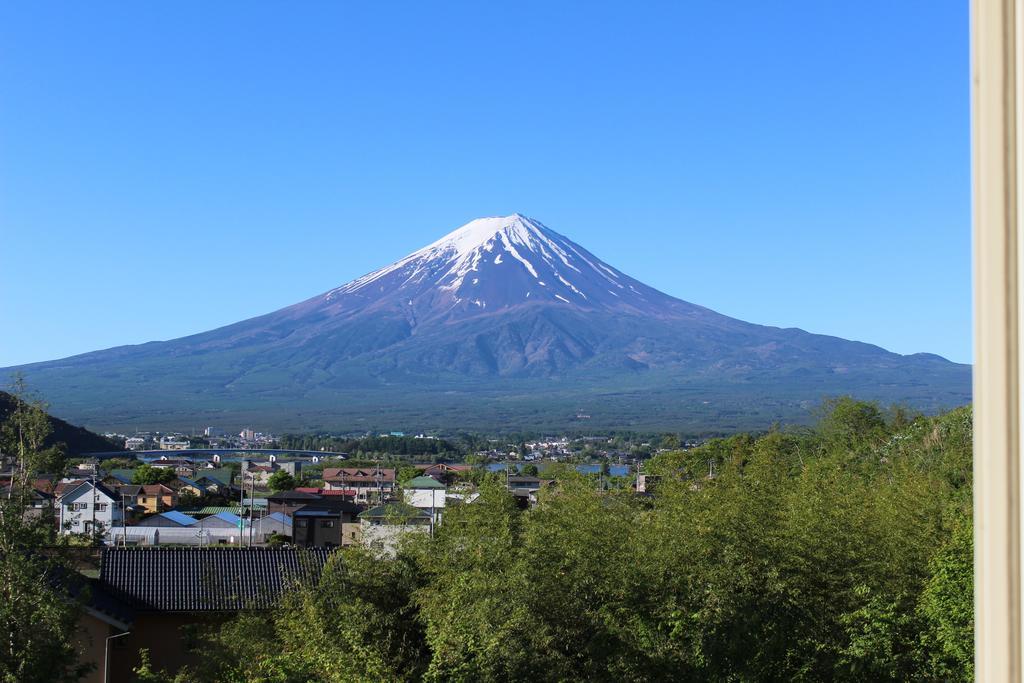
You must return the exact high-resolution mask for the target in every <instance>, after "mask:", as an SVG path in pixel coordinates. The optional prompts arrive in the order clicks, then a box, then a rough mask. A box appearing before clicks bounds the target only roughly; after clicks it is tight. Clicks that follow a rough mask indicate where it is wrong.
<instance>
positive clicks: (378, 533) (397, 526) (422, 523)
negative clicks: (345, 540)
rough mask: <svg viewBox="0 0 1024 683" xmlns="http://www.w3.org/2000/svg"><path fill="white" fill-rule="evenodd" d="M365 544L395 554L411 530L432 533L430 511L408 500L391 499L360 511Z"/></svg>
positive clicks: (361, 529)
mask: <svg viewBox="0 0 1024 683" xmlns="http://www.w3.org/2000/svg"><path fill="white" fill-rule="evenodd" d="M359 523H360V533H361V536H362V539H361V540H362V543H363V545H365V546H367V547H369V548H373V549H375V550H378V551H380V552H382V553H384V554H386V555H393V554H394V553H395V552H396V550H397V549H398V544H399V542H400V541H401V539H402V538H403V537H404V536H405V535H406V534H409V533H429V532H430V527H431V524H430V513H429V512H425V511H424V510H421V509H419V508H417V507H413V506H412V505H409V504H408V503H403V502H399V501H392V502H390V503H384V504H383V505H378V506H377V507H374V508H371V509H369V510H366V511H365V512H362V513H360V514H359Z"/></svg>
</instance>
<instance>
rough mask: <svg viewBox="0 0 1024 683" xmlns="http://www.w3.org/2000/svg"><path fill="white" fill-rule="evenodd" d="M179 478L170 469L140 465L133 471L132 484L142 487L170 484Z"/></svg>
mask: <svg viewBox="0 0 1024 683" xmlns="http://www.w3.org/2000/svg"><path fill="white" fill-rule="evenodd" d="M176 478H177V475H175V474H174V470H172V469H171V468H169V467H153V466H152V465H139V466H138V467H136V468H135V469H134V470H132V483H133V484H139V485H142V486H149V485H151V484H170V483H171V482H172V481H174V480H175V479H176Z"/></svg>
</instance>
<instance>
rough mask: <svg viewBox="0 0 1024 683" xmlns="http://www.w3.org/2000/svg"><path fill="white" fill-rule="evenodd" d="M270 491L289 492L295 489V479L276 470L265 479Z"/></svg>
mask: <svg viewBox="0 0 1024 683" xmlns="http://www.w3.org/2000/svg"><path fill="white" fill-rule="evenodd" d="M267 486H269V487H270V490H271V491H291V490H292V489H294V488H295V477H293V476H292V475H290V474H289V473H288V472H285V471H284V470H277V471H276V472H274V473H273V474H271V475H270V477H269V478H268V479H267Z"/></svg>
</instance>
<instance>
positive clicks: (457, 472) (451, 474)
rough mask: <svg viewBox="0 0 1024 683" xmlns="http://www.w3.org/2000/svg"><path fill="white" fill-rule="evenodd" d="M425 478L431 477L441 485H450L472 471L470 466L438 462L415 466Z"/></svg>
mask: <svg viewBox="0 0 1024 683" xmlns="http://www.w3.org/2000/svg"><path fill="white" fill-rule="evenodd" d="M416 469H418V470H420V471H421V474H423V476H425V477H433V478H434V479H437V480H438V481H439V482H441V483H442V484H451V483H452V482H454V481H455V480H456V479H458V478H459V477H461V476H463V475H465V474H467V473H469V472H471V471H473V466H472V465H449V464H448V463H443V462H438V463H434V464H433V465H416Z"/></svg>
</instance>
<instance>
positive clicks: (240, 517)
mask: <svg viewBox="0 0 1024 683" xmlns="http://www.w3.org/2000/svg"><path fill="white" fill-rule="evenodd" d="M239 476H241V478H242V481H240V482H239V484H240V486H239V487H238V488H239V490H240V494H239V497H238V507H239V510H238V511H239V512H240V513H241V514H240V515H238V547H239V548H241V547H242V534H243V533H244V531H245V528H244V526H243V521H242V520H244V519H245V470H242V472H241V473H240V475H239Z"/></svg>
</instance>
